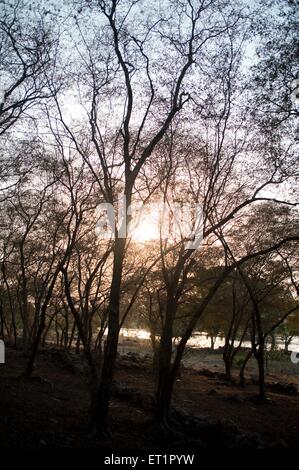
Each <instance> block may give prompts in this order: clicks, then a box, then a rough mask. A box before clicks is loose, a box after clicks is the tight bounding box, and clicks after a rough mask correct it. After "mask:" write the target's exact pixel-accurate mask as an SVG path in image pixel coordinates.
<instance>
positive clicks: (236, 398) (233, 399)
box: [226, 395, 244, 404]
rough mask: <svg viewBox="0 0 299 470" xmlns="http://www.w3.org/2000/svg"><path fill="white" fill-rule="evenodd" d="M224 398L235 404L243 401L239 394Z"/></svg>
mask: <svg viewBox="0 0 299 470" xmlns="http://www.w3.org/2000/svg"><path fill="white" fill-rule="evenodd" d="M226 400H227V401H229V402H231V403H236V404H241V403H244V400H243V398H241V397H240V396H239V395H232V396H231V397H227V398H226Z"/></svg>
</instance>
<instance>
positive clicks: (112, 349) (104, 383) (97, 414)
mask: <svg viewBox="0 0 299 470" xmlns="http://www.w3.org/2000/svg"><path fill="white" fill-rule="evenodd" d="M125 246H126V239H125V238H117V239H116V240H115V251H114V260H113V274H112V282H111V290H110V298H109V306H108V334H107V339H106V344H105V348H104V354H103V363H102V370H101V375H100V379H99V386H98V389H97V391H96V393H95V396H94V400H93V401H94V404H93V406H92V415H91V420H90V429H91V431H92V433H94V434H96V435H97V436H99V437H104V438H106V437H108V436H110V433H109V430H108V428H107V415H108V407H109V402H110V396H111V387H112V381H113V373H114V367H115V361H116V355H117V346H118V336H119V305H120V291H121V277H122V270H123V260H124V253H125Z"/></svg>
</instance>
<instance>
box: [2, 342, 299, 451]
mask: <svg viewBox="0 0 299 470" xmlns="http://www.w3.org/2000/svg"><path fill="white" fill-rule="evenodd" d="M147 360H148V359H147ZM147 360H140V359H139V358H138V356H136V353H132V355H131V356H130V354H126V355H125V356H120V358H119V361H118V366H117V370H116V374H115V380H116V383H117V384H122V389H123V390H125V391H126V390H127V391H128V393H127V394H126V393H119V394H115V395H114V397H113V399H112V402H111V405H110V419H109V421H110V428H111V432H112V436H113V437H112V438H111V440H109V441H105V442H101V441H98V440H95V439H93V438H91V437H90V436H89V435H88V432H87V428H88V411H89V395H88V387H87V382H88V377H87V374H86V371H85V364H84V360H83V358H82V357H81V356H78V355H75V353H70V354H67V353H63V352H61V351H58V350H55V349H54V348H48V349H46V350H45V351H41V352H40V353H39V355H38V357H37V360H36V366H35V370H34V377H33V379H31V380H24V379H23V378H22V374H23V372H24V369H25V365H26V358H25V357H24V355H23V353H22V351H20V350H16V349H13V348H11V347H7V348H6V363H5V364H0V417H1V418H0V419H1V425H0V447H1V448H61V447H63V448H64V447H66V448H105V449H107V448H111V449H151V448H158V447H159V448H161V446H162V447H165V448H167V447H168V446H171V448H172V449H173V448H174V447H182V446H186V445H189V446H194V445H198V446H211V445H215V446H216V447H217V446H220V447H221V446H225V445H227V446H230V442H229V441H228V440H225V441H223V439H222V437H223V433H227V432H228V430H231V432H232V433H233V435H234V438H233V440H234V444H233V446H234V445H235V446H236V447H238V444H237V445H236V436H239V437H240V436H243V437H244V436H245V437H246V438H248V436H249V437H250V436H251V437H252V436H254V438H255V444H253V445H254V446H256V445H257V444H256V442H257V441H258V442H261V444H260V445H261V446H262V447H299V436H298V431H299V396H297V395H286V394H284V393H278V392H276V393H273V392H271V391H269V392H268V397H269V401H268V403H263V404H262V403H258V402H256V401H255V400H254V397H255V396H256V394H257V386H256V385H255V384H254V383H252V381H249V383H248V384H247V385H246V386H245V387H244V388H241V387H239V386H237V385H234V384H231V383H228V382H227V381H225V380H224V379H223V378H222V376H221V374H215V373H214V371H215V368H214V371H212V373H211V374H209V373H208V374H204V373H201V372H200V371H198V370H194V369H192V368H184V369H183V370H182V371H181V376H180V378H179V379H177V382H176V387H175V391H174V397H173V399H174V400H173V401H174V406H175V409H176V410H177V415H179V416H180V417H181V418H182V417H183V418H184V417H185V418H186V420H187V421H186V423H187V424H188V423H189V422H191V421H192V419H191V421H190V418H194V419H193V421H192V423H193V425H196V426H197V428H196V429H198V423H202V422H203V423H204V424H203V425H202V424H199V427H200V426H201V428H200V429H201V432H199V433H197V432H195V431H194V432H193V431H192V429H191V428H192V426H191V428H189V429H188V426H189V424H188V425H187V426H186V432H185V431H184V432H181V433H180V434H176V435H173V436H172V437H171V438H170V437H169V436H167V438H165V436H163V435H162V434H161V432H159V431H158V430H157V429H156V427H155V426H154V424H153V420H152V412H151V401H150V398H151V397H152V395H153V392H154V377H153V374H152V372H151V369H150V367H149V364H150V361H149V362H147ZM207 375H210V377H209V376H207ZM267 380H268V381H271V382H275V381H279V380H280V377H277V376H271V377H268V378H267ZM278 389H279V388H278ZM132 390H133V391H134V393H135V395H136V396H139V397H143V399H142V400H137V401H136V400H134V399H131V398H132V396H134V393H131V392H132ZM147 398H148V399H147ZM185 418H184V419H185ZM196 419H197V421H196ZM188 420H189V421H188ZM194 420H195V423H194ZM200 420H203V421H200ZM207 423H208V424H207ZM216 427H217V429H218V430H219V429H222V431H221V432H222V435H221V436H222V437H221V436H220V434H219V433H218V434H217V433H214V434H213V436H212V437H211V436H210V440H209V441H205V437H206V436H205V432H206V431H203V430H206V429H208V430H211V429H213V430H215V429H216ZM182 429H183V428H182ZM194 429H195V428H194ZM219 436H220V438H219V442H218V437H219ZM211 439H212V441H211ZM221 439H222V440H221ZM250 439H251V438H250ZM250 439H249V440H248V439H247V446H249V447H250V442H251V441H250ZM243 441H244V439H243ZM243 441H242V442H243ZM223 442H225V443H226V444H223ZM238 442H239V441H238Z"/></svg>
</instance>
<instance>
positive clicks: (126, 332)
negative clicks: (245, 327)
mask: <svg viewBox="0 0 299 470" xmlns="http://www.w3.org/2000/svg"><path fill="white" fill-rule="evenodd" d="M120 333H121V335H122V336H124V337H127V338H136V339H137V338H138V339H150V333H149V331H147V330H144V329H137V328H122V329H121V332H120ZM178 339H180V338H178ZM236 344H238V342H236ZM187 345H188V346H190V347H193V348H209V347H210V346H211V340H210V338H208V337H207V334H206V333H203V332H200V331H195V332H194V333H193V335H192V337H191V338H190V339H189V341H188V343H187ZM221 346H224V339H223V338H221V337H220V336H218V337H217V338H216V340H215V345H214V347H215V349H217V348H218V347H221ZM242 346H243V347H248V348H250V346H251V344H250V342H249V341H244V342H243V344H242ZM276 346H277V348H278V349H284V343H283V341H279V340H277V341H276ZM289 351H295V352H299V336H294V338H293V339H292V341H291V344H290V345H289Z"/></svg>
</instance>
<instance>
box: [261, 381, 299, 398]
mask: <svg viewBox="0 0 299 470" xmlns="http://www.w3.org/2000/svg"><path fill="white" fill-rule="evenodd" d="M267 388H268V389H269V390H270V391H271V392H276V393H283V394H285V395H298V389H297V386H296V385H295V384H294V383H289V384H288V383H280V382H274V383H271V384H267Z"/></svg>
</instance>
